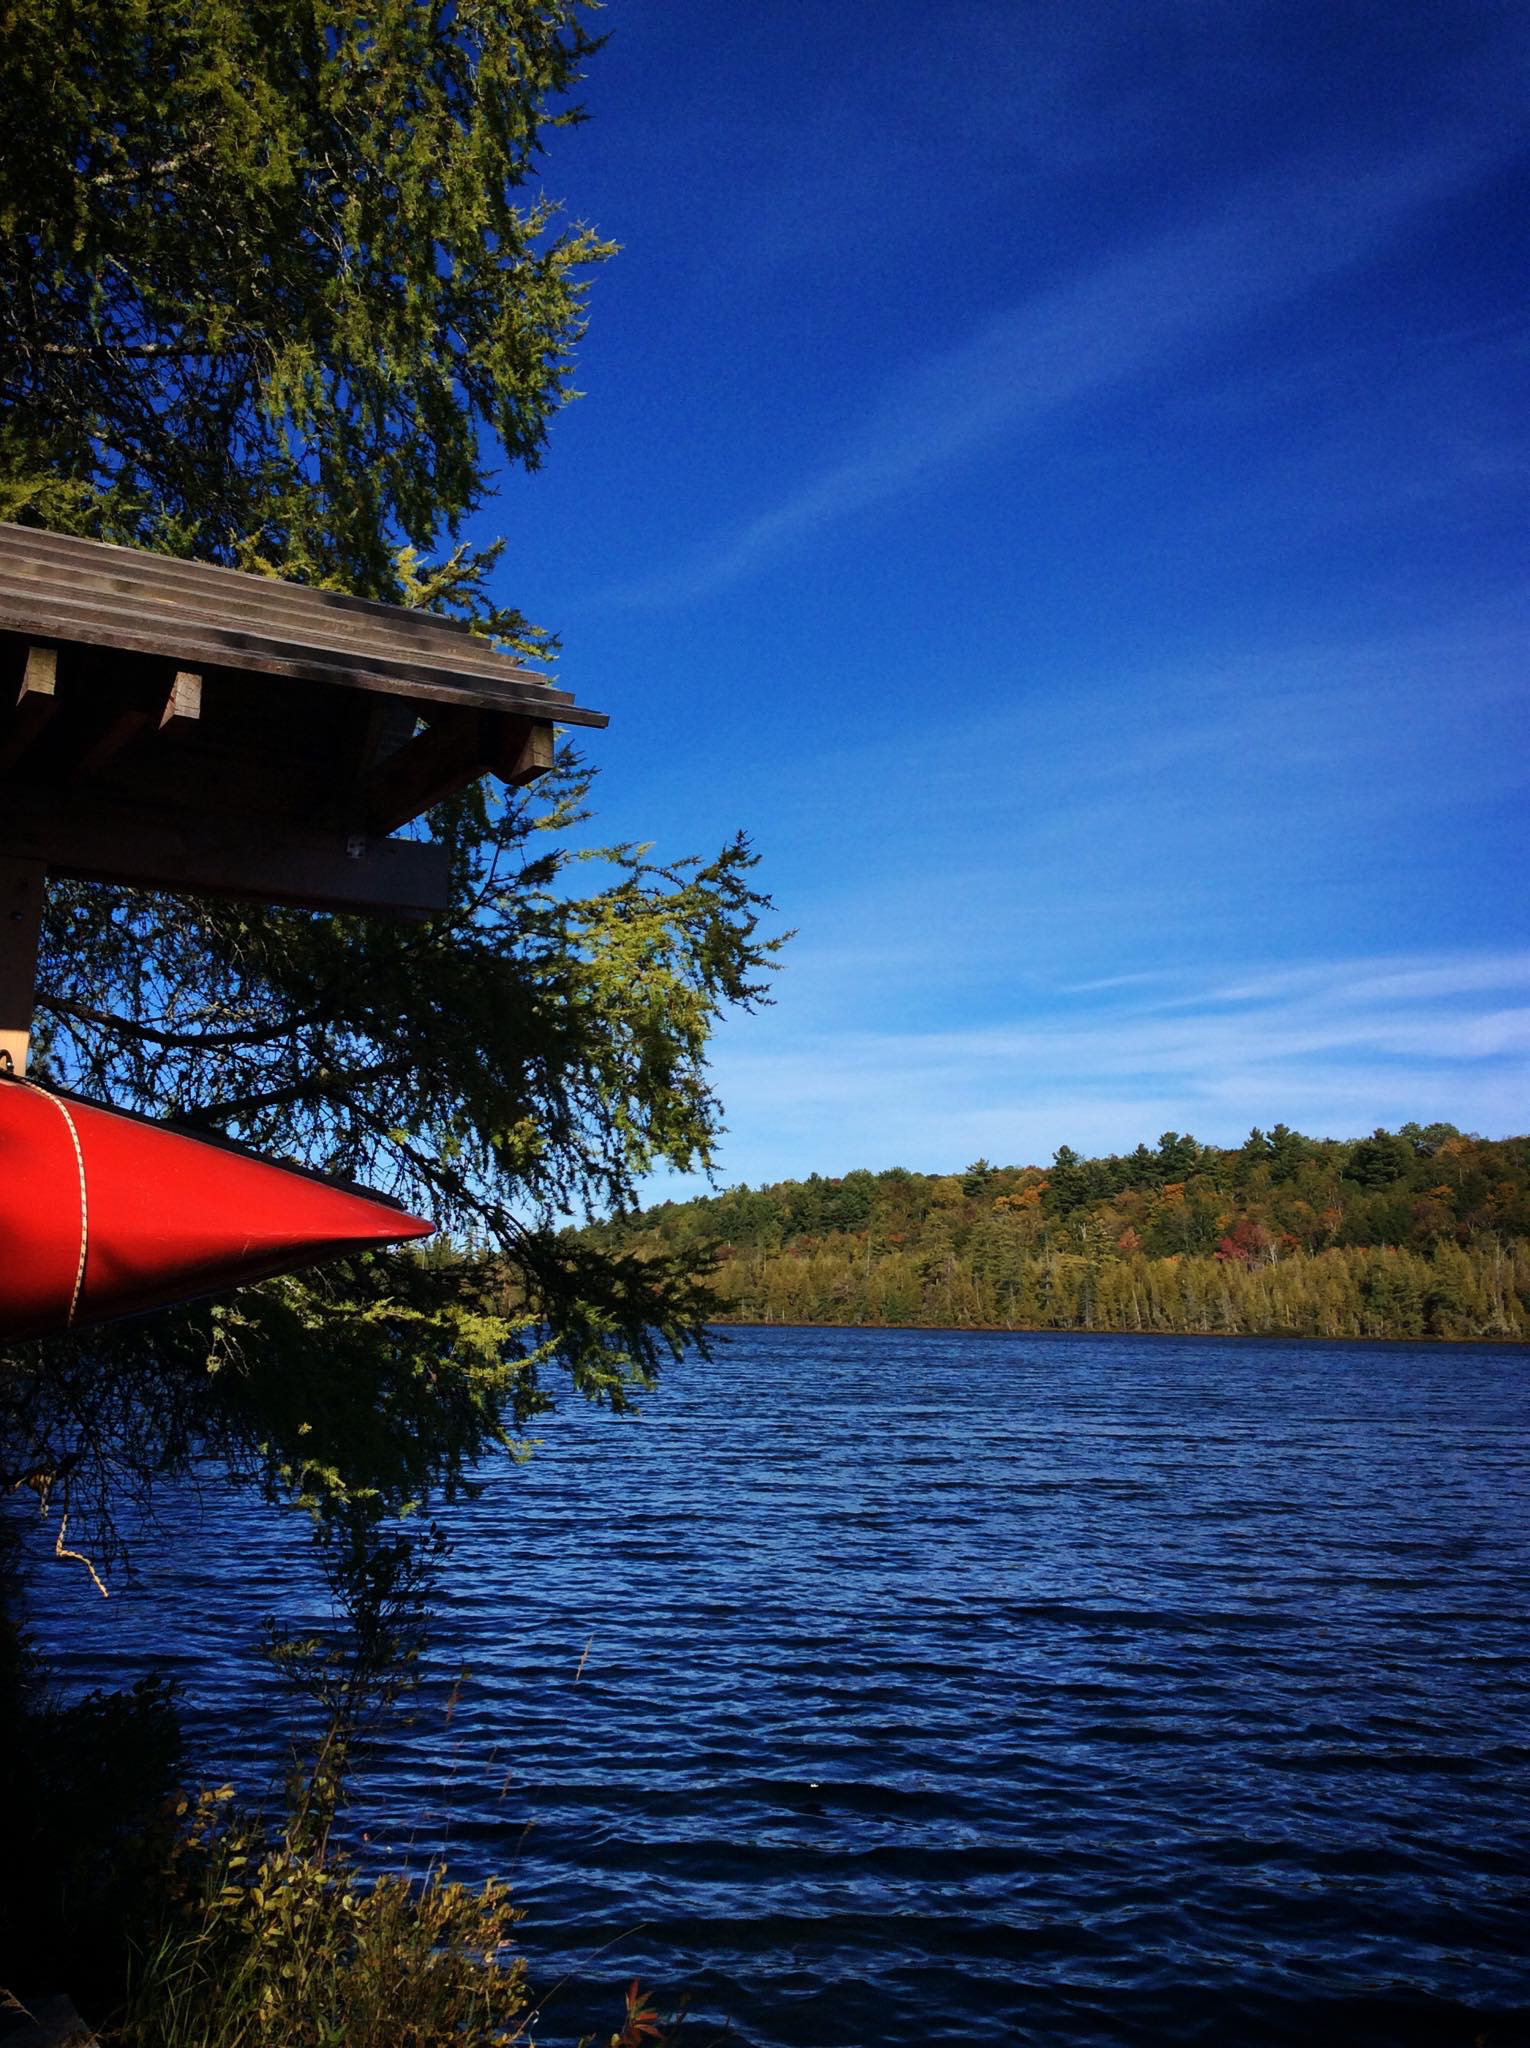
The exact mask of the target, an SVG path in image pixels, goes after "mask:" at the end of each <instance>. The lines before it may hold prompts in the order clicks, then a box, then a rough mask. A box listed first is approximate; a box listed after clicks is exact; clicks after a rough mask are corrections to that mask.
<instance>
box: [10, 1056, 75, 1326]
mask: <svg viewBox="0 0 1530 2048" xmlns="http://www.w3.org/2000/svg"><path fill="white" fill-rule="evenodd" d="M16 1079H17V1080H18V1081H19V1082H20V1083H21V1085H22V1087H23V1088H31V1089H34V1090H35V1091H36V1092H37V1094H39V1095H40V1096H41V1097H42V1098H43V1100H44V1101H45V1102H51V1103H52V1104H53V1107H54V1108H55V1109H56V1110H57V1111H58V1113H59V1115H60V1116H61V1117H62V1118H63V1119H64V1122H65V1123H66V1124H67V1125H68V1126H69V1142H70V1143H71V1144H72V1145H73V1146H74V1163H75V1168H76V1170H77V1172H78V1173H79V1176H80V1262H79V1264H78V1265H77V1266H76V1267H75V1269H74V1292H73V1294H71V1295H70V1297H69V1312H68V1314H67V1315H66V1316H65V1317H64V1328H65V1329H66V1330H67V1329H68V1327H69V1325H70V1324H71V1323H72V1322H73V1321H74V1318H75V1312H76V1310H77V1309H78V1308H79V1306H80V1296H81V1294H82V1293H83V1292H84V1289H85V1253H86V1250H87V1248H88V1247H89V1244H90V1208H89V1204H88V1203H87V1201H86V1197H85V1154H84V1153H83V1152H82V1151H81V1150H80V1134H79V1132H78V1131H77V1130H76V1129H75V1127H74V1118H73V1117H72V1116H71V1115H70V1114H69V1105H68V1103H66V1102H64V1101H62V1100H60V1098H59V1097H58V1096H57V1095H54V1094H53V1093H52V1092H51V1090H49V1089H47V1088H44V1087H43V1085H42V1083H41V1082H40V1081H33V1080H31V1079H30V1078H29V1077H28V1076H27V1075H25V1074H18V1075H17V1076H16Z"/></svg>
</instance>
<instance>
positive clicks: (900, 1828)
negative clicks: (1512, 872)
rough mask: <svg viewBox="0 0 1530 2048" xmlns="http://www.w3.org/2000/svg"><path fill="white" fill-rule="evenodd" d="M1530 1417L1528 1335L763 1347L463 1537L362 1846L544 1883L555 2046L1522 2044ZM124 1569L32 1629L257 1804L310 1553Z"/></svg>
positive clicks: (518, 1488)
mask: <svg viewBox="0 0 1530 2048" xmlns="http://www.w3.org/2000/svg"><path fill="white" fill-rule="evenodd" d="M1527 1423H1530V1354H1527V1353H1526V1352H1525V1351H1524V1350H1521V1349H1489V1348H1476V1347H1450V1348H1443V1347H1440V1348H1434V1347H1423V1346H1418V1347H1414V1346H1407V1345H1358V1344H1355V1345H1342V1344H1334V1345H1311V1346H1307V1345H1296V1344H1280V1345H1261V1344H1256V1343H1216V1342H1179V1341H1168V1340H1153V1341H1146V1340H1136V1339H1125V1338H1104V1337H1095V1338H1073V1337H1060V1336H1039V1337H1033V1336H982V1335H966V1334H954V1335H944V1334H940V1333H932V1332H885V1331H865V1330H861V1331H857V1330H851V1331H807V1330H797V1331H769V1332H766V1331H746V1332H740V1333H737V1335H736V1336H735V1339H734V1341H733V1343H732V1344H731V1345H730V1346H729V1347H728V1349H727V1350H726V1351H725V1352H724V1353H723V1354H722V1355H721V1356H720V1357H719V1359H718V1360H717V1361H716V1362H715V1363H714V1364H713V1365H712V1366H710V1367H706V1366H703V1365H701V1364H700V1363H688V1364H687V1365H686V1366H684V1367H683V1368H681V1369H679V1370H676V1371H674V1372H672V1373H671V1374H670V1376H669V1377H668V1379H667V1380H666V1382H665V1385H664V1387H663V1389H662V1390H661V1392H660V1393H659V1394H658V1395H657V1396H656V1397H655V1398H654V1399H653V1400H652V1402H651V1403H650V1405H649V1409H648V1412H647V1414H646V1416H645V1417H644V1418H643V1420H642V1421H641V1422H639V1423H618V1422H613V1421H612V1420H611V1419H610V1418H609V1417H606V1416H602V1415H599V1414H595V1413H590V1412H580V1411H578V1410H576V1409H573V1408H570V1409H569V1411H568V1412H567V1413H565V1414H562V1415H560V1416H557V1417H555V1418H551V1419H550V1420H549V1421H548V1422H547V1423H546V1424H545V1425H543V1426H542V1428H541V1435H542V1437H543V1445H542V1448H541V1449H540V1450H539V1452H538V1453H537V1456H536V1458H535V1460H534V1461H533V1463H532V1464H531V1465H530V1466H529V1467H528V1468H526V1469H524V1470H519V1471H510V1472H505V1473H502V1474H499V1475H497V1476H496V1477H495V1478H494V1480H493V1482H492V1484H491V1486H490V1488H489V1492H488V1494H487V1496H486V1497H485V1498H484V1499H483V1500H481V1501H479V1502H478V1503H476V1504H475V1505H474V1506H472V1507H471V1508H470V1509H464V1510H461V1511H457V1512H455V1513H454V1514H453V1515H452V1517H451V1524H450V1525H451V1529H452V1534H453V1536H454V1539H455V1543H456V1550H455V1554H454V1557H453V1560H452V1563H451V1567H450V1570H449V1573H448V1576H447V1579H446V1581H445V1585H444V1588H443V1592H444V1600H443V1604H442V1614H441V1622H440V1627H439V1629H438V1631H437V1638H436V1652H435V1655H436V1661H437V1665H438V1668H439V1670H440V1672H442V1673H449V1672H451V1671H454V1670H455V1669H456V1668H457V1667H458V1666H459V1665H466V1666H469V1667H471V1670H472V1673H473V1676H472V1679H471V1681H470V1682H469V1683H468V1684H467V1685H466V1686H465V1688H464V1689H463V1691H462V1695H461V1698H460V1701H459V1702H458V1704H457V1706H456V1708H455V1711H454V1712H453V1714H452V1715H451V1717H450V1720H449V1721H448V1719H447V1717H446V1716H445V1714H444V1713H443V1711H442V1709H441V1694H440V1690H439V1688H438V1689H437V1690H436V1691H435V1692H434V1693H433V1694H432V1695H431V1696H430V1697H429V1699H428V1701H427V1702H426V1704H425V1706H424V1708H423V1710H422V1713H421V1716H420V1719H419V1721H418V1723H417V1725H416V1726H415V1727H414V1728H413V1729H412V1730H407V1731H402V1732H401V1734H400V1737H399V1739H398V1740H397V1742H394V1741H392V1740H390V1742H389V1744H388V1748H387V1752H386V1756H385V1758H384V1759H382V1760H381V1761H380V1763H379V1767H378V1769H377V1771H376V1773H375V1775H374V1776H373V1777H372V1778H371V1780H370V1781H369V1784H368V1787H367V1791H366V1795H365V1796H366V1799H367V1808H366V1813H365V1815H364V1816H363V1817H362V1819H361V1821H360V1823H359V1824H360V1825H364V1826H365V1827H366V1828H367V1831H368V1834H369V1836H370V1841H369V1843H368V1845H367V1847H366V1853H367V1854H369V1855H373V1856H376V1857H377V1858H378V1859H379V1860H380V1861H389V1862H392V1863H396V1864H409V1865H411V1866H412V1867H415V1868H418V1867H421V1866H422V1865H423V1864H424V1862H425V1861H426V1860H427V1858H428V1856H429V1855H430V1854H431V1853H432V1852H434V1851H436V1850H437V1849H439V1848H440V1847H441V1845H442V1844H443V1843H445V1845H446V1849H447V1853H448V1856H449V1860H450V1862H451V1864H452V1867H453V1871H454V1874H456V1875H459V1876H474V1875H480V1874H486V1873H489V1872H501V1873H507V1874H509V1875H510V1876H511V1877H512V1880H513V1882H514V1885H515V1890H516V1894H517V1897H518V1899H519V1901H520V1902H521V1903H522V1904H523V1905H525V1906H527V1907H529V1908H530V1914H531V1917H530V1918H529V1920H528V1921H527V1923H526V1926H525V1928H524V1930H523V1933H524V1938H525V1944H526V1949H527V1952H528V1955H529V1956H530V1958H531V1961H532V1967H533V1971H534V1974H535V1975H536V1977H537V1979H538V1981H539V1982H541V1983H550V1982H551V1980H552V1979H553V1978H555V1977H557V1976H558V1975H559V1974H561V1973H562V1972H564V1971H568V1972H570V1973H571V1975H572V1978H573V1981H572V1982H571V1983H570V1984H569V1985H568V1986H566V1987H565V1989H564V1990H563V1991H562V1992H561V1993H560V1994H559V1996H558V1998H557V1999H556V2000H555V2001H553V2002H551V2003H550V2004H549V2005H548V2008H547V2013H546V2018H545V2020H544V2022H543V2024H542V2025H541V2027H540V2028H539V2029H538V2035H539V2038H540V2039H542V2040H543V2041H544V2042H547V2043H551V2042H564V2041H572V2040H573V2039H574V2038H575V2036H576V2035H577V2033H578V2032H579V2031H580V2029H581V2027H583V2026H593V2025H594V2024H595V2020H596V2018H597V2017H600V2018H602V2019H603V2021H604V2029H603V2034H602V2038H605V2037H606V2035H608V2034H609V2031H610V2029H611V2027H612V2026H613V2025H614V2024H616V2016H617V2003H618V2002H617V2000H616V1999H615V1998H614V1996H613V1992H612V1987H613V1986H615V1985H616V1984H617V1983H618V1982H625V1981H626V1979H628V1978H629V1977H631V1976H633V1975H641V1976H642V1978H643V1979H644V1981H645V1982H647V1983H656V1984H658V1985H661V1986H664V1987H666V1988H667V1989H669V1990H674V1991H678V1990H679V1989H680V1988H681V1987H682V1986H689V1987H690V1989H691V1992H692V1995H693V2012H695V2013H697V2014H699V2015H701V2016H703V2017H704V2018H706V2019H709V2020H716V2021H718V2022H721V2021H722V2020H724V2019H731V2021H732V2023H733V2028H734V2034H733V2037H732V2038H733V2039H734V2040H735V2041H738V2042H740V2043H751V2044H754V2048H882V2044H887V2048H894V2044H896V2048H912V2044H915V2043H920V2044H924V2043H956V2042H963V2043H969V2042H970V2043H985V2044H986V2043H999V2042H1026V2043H1029V2042H1036V2043H1047V2044H1058V2048H1065V2044H1068V2048H1071V2044H1078V2048H1084V2044H1090V2048H1093V2044H1106V2043H1109V2044H1116V2043H1145V2044H1146V2043H1159V2042H1206V2043H1213V2042H1214V2043H1218V2044H1226V2048H1240V2044H1245V2043H1247V2044H1259V2043H1267V2042H1308V2043H1312V2042H1325V2043H1326V2042H1333V2043H1340V2042H1344V2043H1356V2044H1361V2043H1394V2042H1396V2043H1402V2042H1407V2043H1413V2042H1418V2043H1426V2042H1427V2043H1439V2044H1448V2043H1461V2044H1468V2043H1471V2042H1473V2041H1474V2040H1475V2039H1477V2038H1478V2037H1480V2036H1486V2039H1487V2040H1488V2041H1489V2042H1490V2043H1491V2044H1493V2048H1499V2044H1508V2043H1519V2042H1523V2041H1526V2040H1530V1965H1527V1960H1526V1950H1527V1942H1526V1937H1527V1932H1530V1802H1527V1794H1530V1659H1527V1653H1530V1598H1527V1588H1530V1453H1527V1428H1526V1425H1527ZM143 1562H144V1567H145V1571H144V1578H143V1582H142V1584H141V1585H140V1586H139V1587H138V1588H137V1589H135V1590H133V1591H131V1592H129V1593H128V1594H127V1595H126V1596H125V1597H122V1598H120V1599H114V1600H113V1601H112V1602H110V1603H109V1604H103V1603H101V1602H99V1601H97V1600H95V1598H94V1596H93V1595H89V1597H87V1595H88V1588H85V1587H83V1586H82V1585H81V1584H80V1583H79V1582H77V1581H75V1580H74V1579H70V1580H69V1581H68V1582H67V1585H66V1582H64V1581H63V1579H62V1577H61V1576H58V1575H52V1576H50V1581H49V1583H50V1591H49V1595H48V1597H49V1598H50V1600H51V1601H52V1602H53V1606H52V1608H51V1610H50V1612H49V1614H48V1616H47V1617H46V1623H45V1625H46V1630H47V1633H48V1635H49V1637H50V1640H51V1641H52V1643H53V1644H54V1645H55V1647H56V1648H57V1650H58V1652H59V1654H60V1656H61V1658H62V1659H63V1660H64V1661H65V1663H66V1664H67V1667H68V1670H69V1674H70V1676H71V1677H72V1678H73V1679H75V1680H78V1681H86V1680H88V1681H90V1682H118V1681H119V1680H120V1678H121V1676H122V1675H123V1673H124V1672H125V1671H128V1670H131V1669H133V1668H135V1667H136V1666H137V1665H138V1664H139V1662H140V1661H141V1660H143V1659H144V1658H145V1657H146V1656H147V1654H148V1651H149V1648H150V1646H151V1645H152V1646H157V1647H158V1648H159V1650H160V1651H161V1652H163V1651H164V1649H165V1646H166V1645H168V1646H169V1648H170V1654H168V1655H164V1654H161V1656H160V1662H161V1663H162V1664H164V1665H167V1666H168V1667H169V1668H170V1669H172V1670H174V1671H175V1672H176V1673H177V1674H178V1675H179V1676H180V1678H181V1680H182V1682H183V1685H184V1687H185V1692H186V1697H187V1703H188V1706H189V1709H190V1730H191V1736H192V1740H193V1743H194V1745H195V1746H196V1749H197V1751H198V1754H199V1757H200V1758H201V1759H203V1760H205V1764H206V1767H207V1768H208V1769H209V1770H213V1771H216V1772H217V1773H218V1774H219V1775H223V1774H224V1773H225V1772H232V1773H234V1774H235V1775H240V1776H242V1777H243V1778H244V1780H245V1781H246V1782H255V1783H258V1782H260V1780H261V1779H262V1778H263V1777H264V1776H268V1775H269V1772H270V1768H271V1761H272V1758H273V1756H274V1755H276V1754H277V1753H278V1752H279V1750H280V1745H281V1735H280V1728H281V1721H280V1714H279V1712H278V1707H279V1701H278V1697H277V1695H276V1693H275V1692H274V1690H273V1687H272V1683H271V1681H270V1680H269V1679H268V1678H267V1677H266V1676H265V1675H264V1673H263V1671H262V1669H261V1667H260V1664H259V1661H258V1657H257V1654H256V1643H257V1636H258V1631H257V1628H256V1623H258V1620H259V1617H260V1616H261V1615H262V1614H263V1613H265V1612H267V1611H269V1610H270V1609H272V1608H277V1607H280V1608H283V1609H284V1610H285V1611H287V1612H292V1611H293V1609H294V1607H295V1606H300V1605H301V1602H302V1600H303V1599H304V1597H305V1589H306V1588H307V1585H308V1581H307V1580H306V1578H305V1576H304V1570H303V1542H302V1537H301V1531H300V1530H299V1529H298V1528H297V1527H296V1526H295V1525H293V1524H291V1523H288V1522H284V1521H282V1520H281V1519H280V1518H277V1517H272V1516H270V1515H268V1514H266V1513H264V1512H262V1511H256V1510H252V1509H251V1508H249V1507H247V1506H245V1505H242V1504H232V1505H231V1504H229V1503H228V1502H227V1501H225V1500H223V1499H222V1498H221V1497H220V1496H217V1495H209V1496H208V1497H207V1498H206V1499H205V1501H204V1502H203V1503H202V1505H201V1507H200V1508H199V1509H193V1507H192V1506H191V1505H190V1504H189V1503H188V1504H186V1505H185V1506H184V1507H183V1508H178V1509H177V1511H176V1515H175V1517H174V1535H173V1540H172V1541H171V1542H170V1543H169V1545H168V1546H167V1547H166V1549H165V1550H164V1551H163V1552H162V1553H161V1554H160V1555H158V1556H157V1557H155V1558H148V1557H146V1558H145V1559H144V1561H143ZM586 1651H587V1652H588V1654H587V1655H586ZM581 1661H582V1663H583V1668H582V1672H581V1670H580V1666H581ZM605 1944H610V1945H609V1947H606V1946H604V1945H605ZM602 1951H603V1952H602ZM591 1987H598V1994H599V1995H598V2002H596V2003H591V1997H592V1995H593V1993H592V1991H591ZM713 2031H714V2030H712V2029H708V2030H705V2031H702V2032H698V2034H697V2039H698V2040H704V2039H710V2038H712V2034H713Z"/></svg>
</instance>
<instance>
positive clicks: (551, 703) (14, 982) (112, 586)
mask: <svg viewBox="0 0 1530 2048" xmlns="http://www.w3.org/2000/svg"><path fill="white" fill-rule="evenodd" d="M605 723H606V719H605V717H604V715H603V714H602V713H600V712H598V711H591V710H588V709H586V708H584V707H583V706H581V705H578V704H576V703H575V702H574V699H573V697H572V696H571V695H570V694H569V693H568V692H567V691H566V690H561V689H556V688H554V687H553V685H552V684H551V683H549V682H548V681H547V679H546V678H545V677H543V676H541V675H538V674H537V673H536V672H535V671H534V670H531V669H528V668H526V667H524V666H522V665H521V664H520V663H519V662H517V661H516V660H515V659H514V658H512V657H511V656H509V655H506V654H503V653H500V652H499V651H498V650H497V649H496V648H494V647H493V646H492V645H491V644H490V643H489V642H488V641H487V640H485V639H483V638H482V637H481V636H479V635H477V634H475V633H473V632H472V631H471V630H470V628H469V627H468V626H466V625H465V624H463V623H462V622H460V621H458V620H455V619H447V618H442V617H439V616H437V615H436V614H433V613H428V612H420V611H411V610H408V609H406V608H405V607H403V606H399V605H387V604H376V603H373V602H370V601H368V600H367V599H364V598H357V597H350V596H347V595H345V594H344V593H341V592H337V591H331V590H323V589H318V588H315V587H313V586H310V585H306V584H297V583H288V582H283V581H281V580H279V579H277V578H275V577H270V576H262V575H251V574H249V573H247V572H245V571H242V570H237V569H224V568H219V567H216V566H214V565H212V564H209V563H205V562H183V561H177V560H175V559H173V558H171V557H169V556H165V555H156V554H149V553H146V552H145V551H143V550H142V549H138V548H125V547H115V546H111V545H109V544H107V543H106V542H103V541H92V540H80V539H77V538H75V537H73V536H71V535H64V534H54V533H44V532H40V531H37V530H35V529H33V528H30V527H20V526H11V525H6V524H4V523H0V1054H3V1053H7V1052H8V1053H9V1054H10V1058H11V1061H12V1064H13V1065H14V1067H15V1069H16V1070H17V1071H18V1072H19V1071H21V1070H22V1069H23V1068H24V1066H25V1061H26V1047H27V1040H28V1037H29V1035H30V1029H31V1017H32V1003H33V985H34V981H35V974H36V961H37V936H38V928H39V922H40V918H41V911H42V900H43V886H44V880H45V877H46V875H47V874H48V873H49V872H52V873H55V874H60V875H77V876H83V877H85V878H87V879H92V880H100V881H113V882H123V883H130V884H132V885H134V886H135V887H140V888H149V889H168V890H172V891H175V892H177V893H185V894H192V895H195V894H217V895H225V896H239V897H247V898H251V899H254V900H256V901H259V902H264V903H288V904H295V905H299V906H301V907H304V908H307V909H312V910H328V911H352V912H364V913H369V914H374V915H384V916H395V917H410V918H421V917H428V916H429V915H430V914H431V913H432V912H433V911H438V910H443V909H445V908H446V905H447V888H448V878H447V853H446V849H445V848H444V847H442V846H439V845H436V844H433V843H432V842H431V841H429V840H428V839H423V838H420V837H412V838H399V837H397V836H396V835H397V834H398V833H400V832H401V831H403V830H404V828H405V827H407V826H408V825H410V824H412V823H413V821H414V820H416V819H417V818H419V817H421V816H422V815H423V813H424V812H426V811H428V810H429V809H430V807H431V806H432V805H433V804H436V803H439V802H441V801H442V800H443V799H444V798H446V797H449V796H453V795H455V794H456V793H457V792H458V791H459V790H461V789H463V788H465V787H466V786H467V785H468V784H469V783H472V782H475V781H477V780H479V779H480V778H481V777H482V776H484V775H494V776H497V777H499V778H500V780H501V781H503V782H506V783H509V784H512V785H519V784H522V783H526V782H529V781H531V780H533V779H534V778H535V777H536V776H538V775H540V774H542V773H543V772H544V771H545V770H546V769H548V768H549V767H551V765H552V759H553V742H554V730H555V728H556V727H558V726H603V725H605ZM0 1063H3V1062H0Z"/></svg>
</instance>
